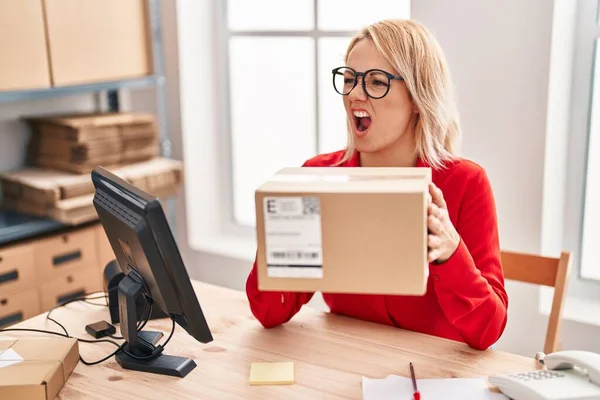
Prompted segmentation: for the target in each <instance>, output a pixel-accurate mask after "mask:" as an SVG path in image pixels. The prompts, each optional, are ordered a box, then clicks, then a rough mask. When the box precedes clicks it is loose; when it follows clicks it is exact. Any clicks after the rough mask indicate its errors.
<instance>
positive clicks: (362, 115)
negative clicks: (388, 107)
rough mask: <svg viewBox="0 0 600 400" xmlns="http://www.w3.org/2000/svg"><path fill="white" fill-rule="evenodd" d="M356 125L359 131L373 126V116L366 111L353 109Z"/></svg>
mask: <svg viewBox="0 0 600 400" xmlns="http://www.w3.org/2000/svg"><path fill="white" fill-rule="evenodd" d="M352 115H353V117H354V127H355V128H356V130H357V131H358V132H365V131H366V130H367V129H369V127H370V126H371V116H370V115H369V113H367V112H366V111H362V110H361V111H353V112H352Z"/></svg>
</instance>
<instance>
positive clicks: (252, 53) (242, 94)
mask: <svg viewBox="0 0 600 400" xmlns="http://www.w3.org/2000/svg"><path fill="white" fill-rule="evenodd" d="M223 3H224V7H225V10H224V13H223V14H222V15H223V16H224V21H223V26H225V27H226V28H225V32H224V36H223V37H224V42H225V43H223V50H222V51H223V55H224V57H225V59H224V61H223V66H224V68H225V70H226V71H227V72H226V74H225V76H224V79H225V80H226V81H227V82H226V83H227V84H226V85H225V86H226V87H227V88H228V89H227V90H226V92H227V98H226V99H225V101H224V102H223V106H224V107H225V108H226V110H225V113H224V117H223V119H222V122H223V125H224V127H223V129H222V130H221V132H222V133H223V134H224V135H226V136H227V138H228V139H229V145H230V146H229V147H230V154H229V156H230V161H231V163H230V165H231V174H230V177H231V182H230V183H231V184H230V193H229V196H227V197H229V198H230V204H231V207H230V208H231V210H230V213H231V214H230V221H231V222H232V225H234V226H237V227H239V226H243V227H244V226H245V227H254V226H255V208H254V191H255V189H256V187H257V186H259V185H260V184H261V183H262V182H263V181H264V180H266V179H267V178H268V177H269V176H271V175H273V174H274V173H275V172H276V171H277V170H279V169H280V168H282V167H286V166H300V165H301V164H302V163H303V162H304V161H305V160H306V159H308V158H310V157H312V156H314V155H316V154H318V153H324V152H330V151H335V150H340V149H342V148H343V147H344V146H345V144H346V122H345V119H346V118H345V113H344V109H343V104H342V99H341V97H340V96H339V95H338V94H337V93H335V92H334V90H333V88H332V87H331V70H332V69H333V68H335V67H337V66H340V65H342V64H343V56H344V53H345V50H346V47H347V45H348V43H349V40H350V38H351V37H352V35H353V34H354V33H355V32H356V31H357V30H359V29H360V28H361V27H362V26H364V25H367V24H369V23H372V22H375V21H377V20H380V19H386V18H408V17H409V13H410V1H409V0H404V1H402V0H371V1H370V2H368V3H364V2H363V1H359V0H287V1H281V0H254V1H250V0H227V1H224V2H223Z"/></svg>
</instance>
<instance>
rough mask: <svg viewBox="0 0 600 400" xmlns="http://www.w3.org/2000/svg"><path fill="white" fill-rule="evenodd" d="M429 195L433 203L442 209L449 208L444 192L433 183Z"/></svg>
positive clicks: (430, 185)
mask: <svg viewBox="0 0 600 400" xmlns="http://www.w3.org/2000/svg"><path fill="white" fill-rule="evenodd" d="M429 194H431V200H432V202H433V203H434V204H435V205H437V206H438V207H440V208H447V206H446V200H444V195H443V194H442V191H441V190H440V189H439V188H438V187H437V186H435V184H434V183H433V182H431V183H430V184H429Z"/></svg>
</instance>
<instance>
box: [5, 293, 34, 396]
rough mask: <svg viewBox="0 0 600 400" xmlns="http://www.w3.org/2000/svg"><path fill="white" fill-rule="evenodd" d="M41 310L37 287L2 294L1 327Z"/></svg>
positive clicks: (27, 317)
mask: <svg viewBox="0 0 600 400" xmlns="http://www.w3.org/2000/svg"><path fill="white" fill-rule="evenodd" d="M40 312H41V311H40V295H39V293H38V290H37V288H34V289H29V290H25V291H23V292H18V293H12V294H9V295H8V294H7V293H3V294H1V295H0V329H2V328H6V327H7V326H10V325H14V324H16V323H18V322H21V321H24V320H26V319H29V318H32V317H35V316H36V315H38V314H39V313H40ZM0 398H2V397H0Z"/></svg>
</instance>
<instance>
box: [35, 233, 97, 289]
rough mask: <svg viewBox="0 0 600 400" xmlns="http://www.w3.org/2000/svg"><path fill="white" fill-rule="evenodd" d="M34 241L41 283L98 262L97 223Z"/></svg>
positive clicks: (37, 271) (37, 269) (36, 264)
mask: <svg viewBox="0 0 600 400" xmlns="http://www.w3.org/2000/svg"><path fill="white" fill-rule="evenodd" d="M32 245H33V246H34V252H35V268H36V277H37V280H38V283H46V282H48V281H49V280H52V279H56V278H60V277H66V276H69V275H72V274H74V273H77V272H80V271H82V270H84V269H90V268H93V267H94V266H95V265H97V263H98V255H97V253H96V232H95V227H87V228H84V229H77V230H74V231H72V232H67V233H64V234H61V235H54V236H50V237H48V238H45V239H41V240H38V241H35V242H33V243H32Z"/></svg>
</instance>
